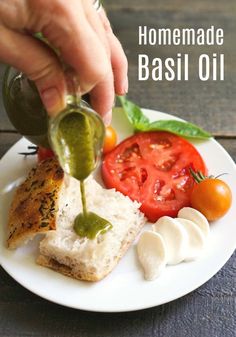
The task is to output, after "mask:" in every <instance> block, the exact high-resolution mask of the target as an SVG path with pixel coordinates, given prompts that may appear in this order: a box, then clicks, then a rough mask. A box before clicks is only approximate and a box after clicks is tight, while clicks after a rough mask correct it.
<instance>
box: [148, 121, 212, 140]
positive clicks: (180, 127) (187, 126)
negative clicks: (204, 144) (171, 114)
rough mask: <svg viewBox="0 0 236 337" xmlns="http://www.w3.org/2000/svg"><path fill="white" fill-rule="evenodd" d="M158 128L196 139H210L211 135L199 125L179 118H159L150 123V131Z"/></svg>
mask: <svg viewBox="0 0 236 337" xmlns="http://www.w3.org/2000/svg"><path fill="white" fill-rule="evenodd" d="M157 130H159V131H169V132H172V133H174V134H176V135H179V136H183V137H188V138H195V139H208V138H210V137H211V135H210V133H208V132H207V131H205V130H203V129H201V128H200V127H199V126H197V125H195V124H192V123H188V122H182V121H177V120H159V121H156V122H153V123H150V124H149V127H148V131H157ZM146 131H147V130H146Z"/></svg>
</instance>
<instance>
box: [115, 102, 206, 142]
mask: <svg viewBox="0 0 236 337" xmlns="http://www.w3.org/2000/svg"><path fill="white" fill-rule="evenodd" d="M118 98H119V100H120V103H121V105H122V107H123V109H124V112H125V114H126V116H127V118H128V120H129V122H130V123H131V124H132V126H133V128H134V130H135V131H168V132H172V133H174V134H176V135H179V136H182V137H187V138H195V139H208V138H210V137H212V136H211V134H210V133H208V132H207V131H205V130H203V129H201V128H200V127H199V126H197V125H195V124H192V123H188V122H184V121H183V122H182V121H178V120H172V119H170V120H159V121H155V122H153V123H150V121H149V119H148V118H147V117H146V116H145V115H144V114H143V112H142V110H141V109H140V107H139V106H138V105H136V104H134V103H133V102H131V101H129V100H127V99H126V98H125V97H123V96H118Z"/></svg>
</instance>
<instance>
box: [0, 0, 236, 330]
mask: <svg viewBox="0 0 236 337" xmlns="http://www.w3.org/2000/svg"><path fill="white" fill-rule="evenodd" d="M107 9H108V14H109V17H110V19H111V22H112V25H113V28H114V31H115V32H116V34H117V36H118V37H119V38H120V40H121V42H122V43H123V46H124V49H125V51H126V54H127V57H128V59H129V79H130V91H129V97H130V98H131V99H133V100H134V101H136V102H137V103H138V104H139V105H141V106H143V107H147V108H153V109H156V110H160V111H165V112H170V113H172V114H174V115H177V116H180V117H183V118H185V119H187V120H189V121H192V122H195V123H198V124H199V125H201V126H202V127H204V128H206V129H208V130H209V131H210V132H212V133H213V134H214V135H215V136H216V138H217V139H218V141H219V142H220V143H221V144H222V145H223V146H224V147H225V149H226V150H227V151H228V152H229V153H230V154H231V156H232V157H233V158H234V159H236V92H235V88H236V47H235V31H236V2H235V0H227V1H220V0H197V1H194V2H190V1H188V0H175V1H171V0H169V1H166V0H158V1H155V0H129V1H125V0H119V1H118V0H109V1H107ZM139 25H147V26H149V27H153V28H158V27H159V28H160V27H163V28H165V27H166V28H168V27H169V28H174V27H179V28H181V27H203V28H207V27H210V26H211V25H214V26H215V27H221V28H223V29H224V32H225V42H224V45H223V46H222V47H217V48H215V47H199V46H198V47H196V46H195V47H191V48H190V47H189V48H187V47H186V48H183V49H181V50H180V51H181V52H182V53H184V52H189V53H190V54H191V57H192V58H193V59H196V58H197V57H198V56H199V55H200V54H201V53H213V52H215V51H216V52H222V53H224V54H225V60H226V61H225V62H226V70H225V81H223V82H220V81H217V82H213V81H209V82H201V81H200V80H199V79H198V78H197V77H196V76H194V73H195V69H194V68H193V67H190V75H191V80H189V81H188V82H177V81H174V82H167V81H162V82H152V81H147V82H138V80H137V54H138V53H141V52H145V53H148V54H149V56H150V57H158V56H160V57H162V58H165V57H174V55H176V53H177V52H178V51H179V49H178V48H177V47H167V46H165V47H147V48H146V47H139V46H138V26H139ZM2 70H3V66H1V72H2ZM1 78H2V76H1ZM19 138H20V136H19V135H18V134H17V133H15V132H14V128H13V127H12V126H11V124H10V123H9V121H8V119H7V117H6V114H5V111H4V108H3V105H2V99H1V100H0V157H1V156H2V155H3V154H4V153H5V152H6V151H7V150H8V149H9V148H10V146H11V145H12V144H14V143H15V142H16V141H17V140H18V139H19ZM235 257H236V255H235V254H234V255H233V256H232V257H231V259H230V260H229V261H228V262H227V264H226V265H225V266H224V267H223V268H222V269H221V271H219V272H218V273H217V274H216V275H215V276H214V277H213V278H212V279H211V280H210V281H208V282H207V283H206V284H205V285H203V286H202V287H200V288H199V289H197V290H195V291H194V292H192V293H191V294H189V295H187V296H185V297H183V298H181V299H179V300H176V301H174V302H171V303H168V304H166V305H162V306H159V307H156V308H151V309H147V310H143V311H139V312H131V313H121V314H101V313H89V312H83V311H79V310H72V309H68V308H64V307H62V306H59V305H56V304H53V303H50V302H47V301H46V300H43V299H41V298H40V297H38V296H36V295H34V294H32V293H30V292H29V291H27V290H26V289H24V288H23V287H21V286H20V285H19V284H17V283H16V282H15V281H14V280H13V279H12V278H11V277H10V276H8V275H7V274H6V272H5V271H4V270H3V269H1V268H0V336H2V337H4V336H6V337H16V336H19V337H26V336H30V337H31V336H33V337H36V336H38V337H42V336H48V337H53V336H69V337H72V336H79V337H85V336H86V337H87V336H91V337H108V336H109V337H111V336H113V337H122V336H124V337H125V336H129V337H151V336H152V337H154V336H156V337H157V336H158V337H171V336H173V337H184V336H188V337H192V336H196V337H222V336H225V337H233V336H235V331H236V324H235V313H236V308H235V306H236V291H235V288H236V287H235V286H236V282H235V277H236V266H235ZM173 282H174V280H173Z"/></svg>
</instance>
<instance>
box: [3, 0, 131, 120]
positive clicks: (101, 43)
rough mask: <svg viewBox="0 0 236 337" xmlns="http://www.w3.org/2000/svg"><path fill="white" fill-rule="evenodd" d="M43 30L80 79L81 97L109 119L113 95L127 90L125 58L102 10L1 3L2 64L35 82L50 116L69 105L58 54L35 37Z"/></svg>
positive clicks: (80, 2) (73, 0)
mask: <svg viewBox="0 0 236 337" xmlns="http://www.w3.org/2000/svg"><path fill="white" fill-rule="evenodd" d="M36 32H42V34H43V35H44V36H45V37H46V38H47V40H48V41H49V43H50V45H52V46H53V47H54V48H56V49H58V50H59V52H60V55H61V57H62V59H63V61H64V62H65V63H66V64H67V65H69V66H71V67H72V68H73V69H74V70H75V72H76V73H77V75H78V77H79V82H80V90H81V93H82V94H84V93H88V92H89V93H90V100H91V105H92V106H93V108H94V109H95V110H96V111H97V112H98V113H99V114H101V115H102V116H103V119H104V122H105V123H106V124H109V123H110V120H111V109H112V105H113V102H114V95H115V93H116V94H118V95H123V94H125V93H126V92H127V91H128V79H127V60H126V57H125V54H124V52H123V49H122V47H121V45H120V43H119V41H118V40H117V38H116V37H115V36H114V34H113V32H112V29H111V27H110V24H109V21H108V19H107V17H106V14H105V12H104V10H103V9H101V10H100V11H99V12H96V10H95V8H94V7H93V1H92V0H70V1H63V0H51V1H48V0H25V1H21V0H9V1H0V36H1V39H0V60H1V61H3V62H5V63H8V64H11V65H12V66H14V67H15V68H17V69H19V70H21V71H22V72H24V73H25V74H26V75H27V77H28V78H29V79H31V80H33V81H34V82H35V84H36V86H37V88H38V91H39V94H40V96H41V99H42V101H43V104H44V105H45V107H46V109H47V111H48V113H49V114H50V115H55V114H56V113H58V112H59V111H60V110H62V109H63V108H64V107H65V93H66V83H65V77H64V73H63V70H62V67H61V64H60V62H59V60H58V58H57V57H56V55H55V53H54V52H53V51H52V50H51V49H50V48H49V47H47V46H46V45H45V44H43V43H42V42H41V41H39V40H37V39H36V38H34V37H33V34H34V33H36Z"/></svg>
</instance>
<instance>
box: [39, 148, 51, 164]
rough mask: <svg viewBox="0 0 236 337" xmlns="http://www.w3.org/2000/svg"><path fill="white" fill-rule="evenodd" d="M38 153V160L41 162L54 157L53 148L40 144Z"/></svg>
mask: <svg viewBox="0 0 236 337" xmlns="http://www.w3.org/2000/svg"><path fill="white" fill-rule="evenodd" d="M37 155H38V162H39V163H40V162H41V161H43V160H44V159H47V158H51V157H54V152H53V151H52V150H51V149H47V148H44V147H41V146H39V148H38V151H37Z"/></svg>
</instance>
